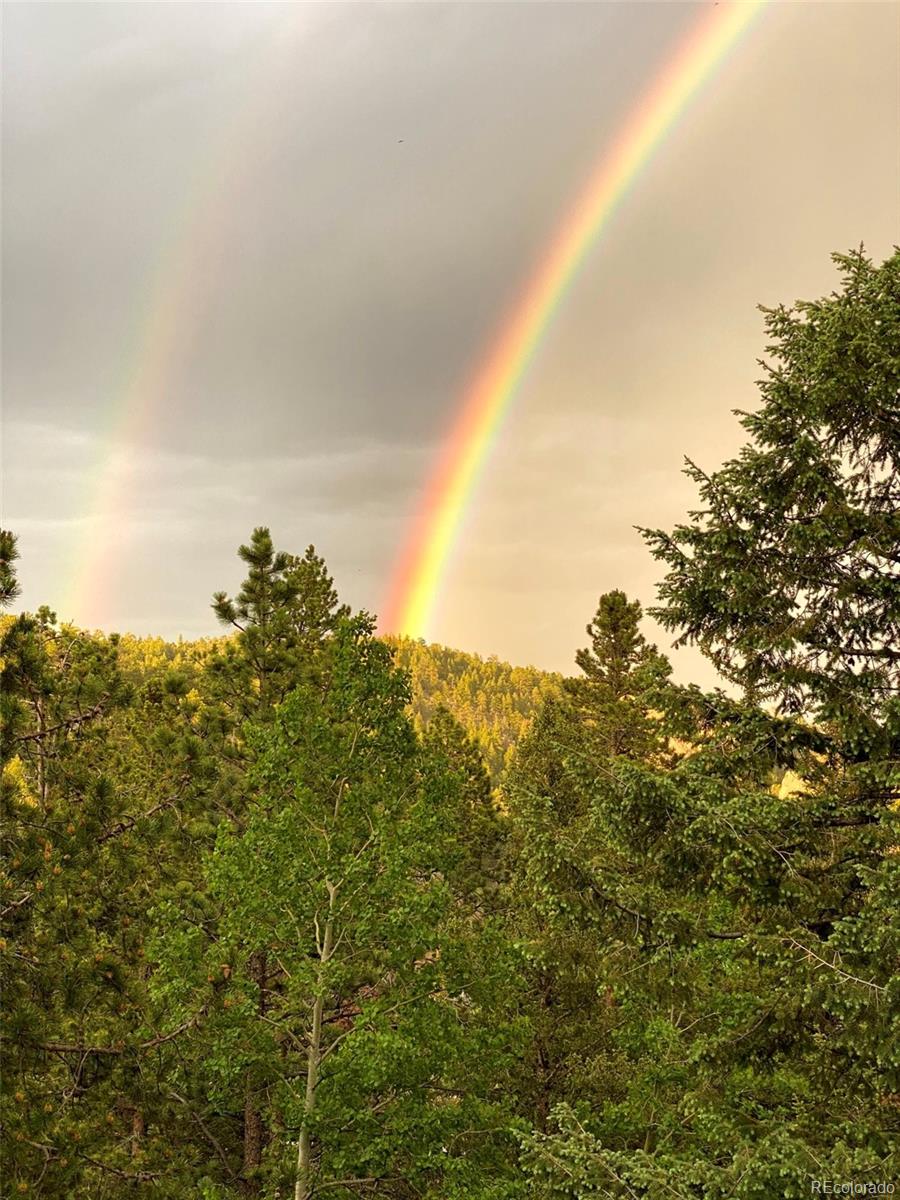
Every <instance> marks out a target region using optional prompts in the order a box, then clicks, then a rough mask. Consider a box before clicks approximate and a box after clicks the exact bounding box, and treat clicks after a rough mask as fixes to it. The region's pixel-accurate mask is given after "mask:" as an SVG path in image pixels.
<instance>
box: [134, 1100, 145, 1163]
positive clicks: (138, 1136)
mask: <svg viewBox="0 0 900 1200" xmlns="http://www.w3.org/2000/svg"><path fill="white" fill-rule="evenodd" d="M146 1131H147V1126H146V1124H145V1122H144V1114H143V1113H142V1112H141V1110H140V1109H139V1108H135V1109H133V1110H132V1113H131V1157H132V1158H137V1156H138V1155H139V1154H140V1152H141V1140H142V1139H143V1137H144V1134H145V1133H146Z"/></svg>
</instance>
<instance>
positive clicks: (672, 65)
mask: <svg viewBox="0 0 900 1200" xmlns="http://www.w3.org/2000/svg"><path fill="white" fill-rule="evenodd" d="M764 5H765V0H739V2H737V3H731V4H725V3H723V4H716V5H713V6H711V8H710V11H709V12H708V13H705V14H704V15H703V16H702V17H701V18H700V20H699V22H698V24H697V25H696V26H695V27H694V29H693V30H692V31H691V32H690V33H689V35H688V36H687V38H686V39H685V41H684V42H683V43H682V44H681V45H680V46H679V48H678V49H677V50H676V52H675V53H674V55H673V56H672V57H671V58H670V59H669V60H668V62H667V63H666V66H665V68H664V69H663V70H662V72H661V73H660V74H659V75H658V76H657V77H656V78H655V80H654V82H653V83H652V85H651V86H650V88H649V89H648V90H647V92H646V93H645V94H644V95H643V96H642V97H641V99H640V101H639V103H638V104H637V105H636V106H635V108H634V110H633V111H632V113H631V114H630V116H629V118H628V120H627V121H626V123H625V125H624V127H623V128H622V130H621V132H620V133H619V135H618V136H617V138H616V139H615V141H614V143H613V144H612V145H611V146H609V147H608V148H606V149H605V150H604V152H603V154H602V155H601V158H600V161H599V162H598V164H597V166H596V167H595V168H594V171H593V173H592V174H591V176H590V178H589V179H588V181H587V184H586V185H585V187H584V188H583V190H582V191H581V193H580V194H579V196H578V197H577V199H576V201H575V204H574V205H573V206H572V208H571V209H570V210H569V212H568V213H567V215H566V217H565V219H564V220H563V222H562V224H561V225H560V227H559V229H558V231H557V233H556V235H555V237H554V238H553V241H552V242H551V244H550V247H549V249H548V250H547V252H546V254H545V256H544V258H543V260H542V261H541V262H540V264H539V265H538V267H537V270H536V271H535V272H534V274H533V275H532V277H531V280H530V282H529V283H528V284H527V286H526V288H525V291H524V292H523V293H522V295H521V297H520V299H519V300H518V302H517V303H516V304H515V306H514V308H513V310H512V312H511V313H510V314H509V315H508V317H507V319H506V320H505V322H504V323H503V325H502V327H501V329H500V333H499V335H498V336H497V337H496V338H495V339H494V340H493V341H492V343H491V344H490V348H489V350H488V353H487V355H486V356H485V358H484V359H483V361H482V363H481V365H480V367H479V368H478V369H477V371H476V373H475V376H474V380H473V382H472V384H471V386H470V387H469V388H468V389H467V391H466V392H465V394H464V396H463V399H462V402H461V404H460V408H459V411H458V416H457V417H456V419H455V421H454V424H453V426H452V428H451V430H450V433H449V435H448V437H447V439H446V440H445V442H444V443H443V447H442V452H441V455H440V458H439V461H438V463H437V465H436V467H435V469H434V471H433V473H432V475H431V476H430V478H429V480H428V482H427V485H426V488H425V493H424V496H423V498H422V502H421V504H420V505H419V508H418V515H417V517H416V519H415V521H414V522H413V526H412V529H411V532H410V535H409V537H408V538H407V541H406V544H405V546H404V548H403V550H402V552H401V555H400V557H399V559H398V562H397V564H396V567H395V569H394V572H393V575H392V578H391V581H390V585H389V592H388V597H387V601H386V603H385V605H384V606H383V609H382V612H383V615H382V620H381V625H382V628H383V629H384V630H385V631H386V632H391V633H399V634H403V635H405V636H407V637H424V636H427V631H428V629H429V623H430V620H431V617H432V614H433V610H434V607H435V603H436V601H437V597H438V595H439V593H440V589H441V585H442V582H443V578H444V574H445V572H446V570H447V566H448V563H449V560H450V556H451V553H452V551H453V549H454V546H455V544H456V542H457V539H458V536H459V533H460V529H461V526H462V521H463V517H464V515H465V513H466V510H467V508H468V507H469V506H470V504H471V503H472V499H473V494H474V490H475V487H476V484H477V482H478V479H479V477H480V474H481V472H482V470H483V468H484V466H485V463H486V461H487V459H488V457H489V455H490V452H491V448H492V446H493V445H494V443H495V441H496V439H497V435H498V434H499V432H500V429H501V427H502V424H503V421H504V419H505V417H506V416H507V414H508V412H509V409H510V406H511V404H512V401H513V400H514V398H515V395H516V392H517V390H518V387H519V385H520V383H521V382H522V379H523V377H524V376H525V374H526V372H527V371H528V368H529V366H530V364H531V362H532V359H533V358H534V355H535V352H536V350H537V348H538V346H539V345H540V343H541V340H542V339H543V337H544V335H545V334H546V332H547V329H548V328H549V326H550V323H551V322H552V320H553V317H554V315H555V314H556V312H557V311H558V309H559V306H560V304H561V302H562V300H563V299H564V297H565V295H566V293H567V292H568V290H569V288H570V287H571V285H572V283H573V281H574V279H575V277H576V275H577V273H578V270H579V268H580V267H581V265H582V264H583V262H584V261H585V258H586V256H587V254H588V253H589V252H590V250H591V248H592V247H593V245H594V243H595V242H596V241H597V239H598V238H599V237H600V235H601V234H602V233H603V231H604V230H605V229H606V227H607V224H608V223H609V220H610V218H611V217H612V215H613V213H614V212H615V211H616V209H617V207H618V205H619V204H620V203H621V201H622V199H623V198H624V197H625V195H626V194H627V193H628V191H629V189H630V188H631V186H632V184H633V183H634V182H635V180H636V179H637V178H638V176H639V175H640V172H641V170H642V169H643V168H644V167H645V166H646V165H647V163H648V162H649V161H650V159H651V158H652V157H653V153H654V151H655V150H656V149H657V148H658V147H659V145H660V144H661V143H662V142H663V140H664V139H665V137H666V135H667V134H668V133H670V132H671V130H672V129H673V127H674V126H675V124H676V122H677V121H678V118H679V117H680V116H681V115H682V113H683V112H684V110H685V108H686V107H687V105H688V103H689V101H690V100H691V99H692V97H693V96H694V95H696V93H697V92H698V91H699V89H700V88H701V86H702V85H703V84H704V83H705V82H706V81H707V80H708V79H709V78H710V76H711V75H712V74H713V72H714V71H715V70H716V68H717V67H719V66H720V65H721V64H722V62H723V61H724V59H725V57H726V55H727V53H728V51H729V50H730V49H731V48H732V47H733V46H734V45H735V43H736V42H737V40H738V38H739V37H740V35H741V34H742V33H743V32H744V31H745V30H746V29H747V28H748V26H749V25H750V23H751V21H752V20H753V19H754V17H755V16H756V15H757V13H759V12H760V11H761V9H762V8H763V7H764Z"/></svg>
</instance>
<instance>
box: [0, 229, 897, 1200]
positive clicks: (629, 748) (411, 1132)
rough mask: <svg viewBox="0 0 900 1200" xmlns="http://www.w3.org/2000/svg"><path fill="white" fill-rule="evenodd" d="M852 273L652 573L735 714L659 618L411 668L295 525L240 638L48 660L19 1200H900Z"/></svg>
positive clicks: (788, 315)
mask: <svg viewBox="0 0 900 1200" xmlns="http://www.w3.org/2000/svg"><path fill="white" fill-rule="evenodd" d="M836 262H837V266H838V268H839V271H840V274H841V283H840V288H839V290H837V291H836V292H835V293H833V294H832V295H831V296H829V297H826V298H824V299H822V300H819V301H816V302H812V303H803V304H797V305H794V306H793V307H782V308H777V309H775V310H771V311H767V312H766V313H765V320H766V328H767V331H768V335H769V345H768V351H767V358H766V361H765V362H764V363H763V365H762V369H763V378H762V382H761V385H760V404H759V406H758V408H757V409H756V410H755V411H754V412H753V413H751V414H742V415H741V421H742V424H743V426H744V429H745V432H746V435H747V441H746V444H745V446H744V448H743V449H742V451H741V452H740V454H739V455H738V456H737V457H736V458H735V459H733V460H732V461H730V462H727V463H725V464H723V465H722V466H721V467H720V468H718V469H717V470H714V471H711V472H710V471H706V470H704V469H701V468H700V467H699V466H697V465H695V464H694V463H692V462H689V463H688V466H687V470H688V473H689V475H690V476H691V478H692V479H693V480H695V481H696V483H697V485H698V489H699V497H700V498H699V502H698V508H697V509H696V511H693V512H691V513H690V514H688V516H687V518H686V520H685V522H684V523H683V524H681V525H679V526H678V527H677V528H675V529H674V530H671V531H666V530H647V531H645V537H646V540H647V542H648V545H649V548H650V551H651V552H652V553H653V554H654V555H655V557H656V558H657V559H658V560H659V562H660V564H661V570H662V571H663V577H662V580H661V583H660V587H659V603H658V605H657V607H656V608H655V609H653V610H652V611H653V612H654V614H655V615H656V616H657V618H658V619H659V621H660V622H661V623H662V625H663V626H664V628H666V629H668V630H670V631H672V633H673V634H675V636H676V638H677V639H678V640H679V641H680V642H693V643H696V644H697V645H699V646H700V647H701V648H702V649H703V651H704V652H705V653H706V654H707V655H708V656H709V657H710V659H711V660H712V661H713V662H714V663H715V665H716V666H717V668H718V669H719V671H720V672H721V673H722V675H723V676H724V677H725V678H727V679H728V680H729V681H730V682H731V684H732V685H733V686H734V688H736V689H737V692H736V693H734V694H726V693H725V692H724V691H721V690H717V691H712V692H704V691H702V690H701V689H699V688H697V687H695V686H683V685H678V684H676V683H674V682H673V679H672V675H671V671H670V667H669V663H668V661H667V659H666V657H665V655H664V654H663V653H662V652H661V651H660V650H659V649H658V648H657V647H656V646H654V645H652V644H650V643H648V641H647V640H646V637H645V635H644V633H643V632H642V629H641V621H642V610H641V606H640V604H639V603H638V602H637V601H636V600H634V599H632V598H629V596H628V595H627V594H626V593H625V592H624V591H622V590H620V589H616V588H613V589H610V590H608V591H606V592H605V593H604V594H602V595H601V596H600V599H599V602H598V605H597V609H596V612H595V614H594V615H593V617H592V618H591V619H590V620H589V622H588V624H587V627H586V638H587V643H586V644H585V645H584V646H583V647H581V648H580V649H576V650H575V653H574V666H575V668H576V669H575V672H574V673H573V675H572V677H571V678H566V679H562V678H557V677H553V676H548V675H544V674H542V673H541V672H537V671H534V670H531V669H522V668H514V667H510V666H508V665H507V664H503V663H499V662H496V661H494V660H492V659H489V660H487V661H484V660H482V659H479V658H478V657H477V656H471V655H465V654H462V653H461V652H457V651H453V650H449V649H446V648H443V647H433V646H432V647H429V646H425V645H424V644H421V643H418V642H415V641H409V640H396V639H380V638H378V637H377V636H376V635H375V632H374V624H373V620H372V618H371V617H370V616H369V615H367V614H365V613H356V614H354V613H352V612H350V610H349V609H348V608H347V607H346V606H345V605H342V604H341V603H340V601H339V598H338V595H337V593H336V590H335V587H334V583H333V580H332V579H331V576H330V575H329V573H328V570H327V567H326V565H325V563H324V562H323V560H322V559H321V558H320V557H319V555H318V554H317V553H316V551H315V549H314V548H313V547H309V548H308V549H307V550H306V551H305V552H304V553H303V554H299V555H297V554H293V553H289V552H285V551H281V550H278V549H277V548H276V547H275V545H274V543H273V540H272V537H271V535H270V533H269V531H268V530H267V529H264V528H259V529H256V530H254V531H253V534H252V536H251V538H250V539H249V541H248V543H247V544H246V545H244V546H242V547H241V548H240V551H239V553H240V556H241V559H242V560H243V563H244V566H245V569H246V578H245V581H244V583H243V584H242V586H241V588H240V590H239V592H238V593H237V595H235V596H233V597H231V596H228V595H226V594H225V593H217V594H216V595H215V596H214V597H213V609H214V612H215V615H216V617H217V619H218V620H219V622H220V623H221V626H222V635H221V636H220V637H217V638H210V639H207V640H206V641H203V642H194V643H179V644H177V645H171V644H168V643H166V642H164V641H163V640H161V639H153V638H144V639H137V638H132V637H128V636H121V637H120V636H118V635H116V634H100V633H88V632H86V631H84V630H80V629H77V628H74V627H72V626H69V625H65V624H60V623H59V622H58V621H57V619H56V617H55V616H54V614H53V613H52V612H50V611H49V610H48V609H46V608H39V609H38V610H37V611H36V612H23V613H19V614H18V615H12V614H7V615H6V616H5V617H3V618H2V625H0V660H2V662H0V670H2V680H0V682H2V696H0V704H2V718H3V724H2V735H0V752H2V789H0V801H2V810H3V852H4V856H3V876H2V894H0V913H2V920H3V926H4V929H3V938H2V940H0V970H2V984H3V1040H2V1055H3V1084H4V1086H3V1094H2V1135H3V1168H4V1169H3V1179H2V1195H3V1196H8V1197H13V1196H22V1195H26V1196H35V1197H48V1198H53V1197H69V1196H83V1197H90V1198H91V1200H113V1198H116V1200H117V1198H119V1197H122V1196H129V1197H131V1196H133V1197H135V1198H136V1200H137V1198H140V1200H157V1198H163V1197H165V1198H172V1200H178V1198H180V1197H184V1198H185V1200H187V1198H188V1197H191V1198H193V1197H199V1198H201V1200H231V1198H237V1197H247V1196H250V1197H259V1198H260V1200H275V1198H276V1197H281V1198H287V1197H293V1198H294V1200H311V1198H313V1197H316V1198H318V1197H326V1198H328V1200H349V1198H351V1197H382V1198H385V1200H421V1198H425V1197H427V1198H429V1200H464V1198H465V1200H525V1198H528V1200H531V1198H532V1197H533V1198H536V1200H563V1198H569V1200H595V1198H599V1197H622V1198H625V1197H629V1198H631V1200H636V1198H641V1200H672V1198H673V1197H677V1198H680V1200H707V1198H709V1200H725V1198H726V1197H730V1198H733V1200H770V1198H771V1197H772V1196H784V1197H789V1198H797V1200H799V1198H800V1197H806V1196H808V1195H809V1194H810V1192H811V1190H815V1187H814V1185H815V1183H816V1181H819V1182H820V1183H821V1182H822V1181H831V1183H832V1184H833V1185H841V1184H845V1183H866V1184H868V1183H871V1184H872V1185H873V1186H875V1185H877V1184H878V1183H879V1182H880V1183H881V1184H882V1187H884V1186H885V1185H886V1184H887V1183H891V1182H893V1181H895V1180H896V1179H897V1176H898V1174H900V1171H898V1168H900V922H898V916H900V913H898V907H900V904H898V900H900V829H898V822H900V771H898V759H900V694H898V688H900V505H898V500H900V482H898V481H900V400H898V393H900V254H895V255H894V256H893V257H892V258H890V259H888V261H886V262H885V263H884V264H882V265H880V266H877V265H875V264H873V263H872V262H870V261H869V260H868V259H866V257H865V256H864V255H863V253H862V252H859V253H854V254H849V255H843V256H836ZM22 550H23V551H24V552H25V553H27V544H23V547H22ZM18 553H19V546H18V543H17V541H16V538H15V537H14V536H13V534H12V533H10V532H4V533H3V534H2V535H0V600H2V602H3V604H4V605H5V606H7V607H8V606H11V605H12V604H14V603H15V601H16V599H17V596H18V584H17V574H16V566H17V555H18ZM786 781H789V785H788V783H787V782H786Z"/></svg>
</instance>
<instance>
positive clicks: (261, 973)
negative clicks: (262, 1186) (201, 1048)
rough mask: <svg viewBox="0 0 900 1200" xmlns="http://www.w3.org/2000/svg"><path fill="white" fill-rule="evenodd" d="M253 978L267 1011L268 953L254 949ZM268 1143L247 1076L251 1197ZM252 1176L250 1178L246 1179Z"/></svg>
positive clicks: (246, 1160)
mask: <svg viewBox="0 0 900 1200" xmlns="http://www.w3.org/2000/svg"><path fill="white" fill-rule="evenodd" d="M247 966H248V970H249V973H250V978H251V979H252V980H253V982H254V983H255V984H256V986H257V987H258V988H259V1011H260V1013H264V1012H265V1011H266V980H267V966H268V964H267V960H266V952H265V950H254V952H253V953H252V954H251V955H250V960H249V962H248V964H247ZM265 1141H266V1129H265V1125H264V1124H263V1119H262V1114H261V1113H260V1111H259V1109H258V1107H257V1105H256V1100H255V1098H254V1092H253V1080H252V1078H251V1077H250V1076H249V1075H248V1077H247V1080H246V1090H245V1099H244V1166H243V1170H242V1174H243V1175H244V1176H245V1179H244V1190H245V1192H246V1193H247V1194H248V1195H253V1194H254V1193H255V1192H257V1191H259V1182H258V1181H257V1180H256V1178H255V1176H254V1173H255V1172H256V1170H257V1169H258V1168H259V1166H260V1164H261V1163H262V1152H263V1146H264V1145H265ZM248 1176H249V1178H247V1177H248Z"/></svg>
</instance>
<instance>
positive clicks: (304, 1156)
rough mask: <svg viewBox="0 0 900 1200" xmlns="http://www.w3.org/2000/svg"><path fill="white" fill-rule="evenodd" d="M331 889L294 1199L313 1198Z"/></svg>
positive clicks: (331, 918)
mask: <svg viewBox="0 0 900 1200" xmlns="http://www.w3.org/2000/svg"><path fill="white" fill-rule="evenodd" d="M325 886H326V887H327V888H328V917H327V918H326V921H325V936H324V938H323V939H322V943H321V945H320V946H319V947H318V949H319V971H318V978H317V980H316V998H315V1001H314V1003H313V1009H312V1028H311V1030H310V1035H309V1048H308V1049H307V1052H306V1097H305V1099H304V1102H303V1123H302V1125H301V1126H300V1137H299V1138H298V1139H297V1174H296V1182H295V1185H294V1200H309V1198H310V1196H311V1195H312V1186H311V1184H312V1178H311V1175H312V1159H311V1146H310V1136H309V1118H310V1117H311V1116H312V1113H313V1109H314V1108H315V1106H316V1088H317V1086H318V1083H319V1063H320V1062H321V1059H322V1015H323V1012H324V1009H325V968H326V966H327V965H328V961H329V959H330V958H331V955H332V951H333V950H334V898H335V895H336V893H337V889H336V888H335V887H334V886H333V885H332V884H330V883H327V882H326V885H325Z"/></svg>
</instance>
